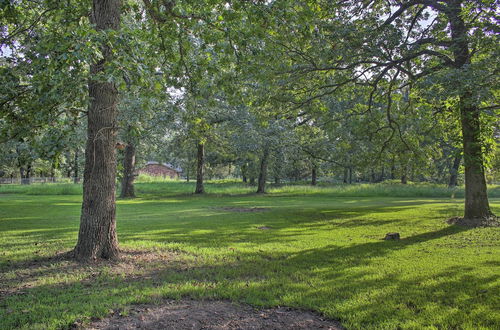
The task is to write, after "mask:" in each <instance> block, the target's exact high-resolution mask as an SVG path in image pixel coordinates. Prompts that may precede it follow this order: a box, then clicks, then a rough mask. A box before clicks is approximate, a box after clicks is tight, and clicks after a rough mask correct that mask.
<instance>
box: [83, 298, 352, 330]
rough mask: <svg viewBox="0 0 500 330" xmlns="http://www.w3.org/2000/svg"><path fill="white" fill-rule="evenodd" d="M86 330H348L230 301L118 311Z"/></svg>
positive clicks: (301, 314) (309, 316)
mask: <svg viewBox="0 0 500 330" xmlns="http://www.w3.org/2000/svg"><path fill="white" fill-rule="evenodd" d="M85 329H120V330H122V329H176V330H184V329H221V330H222V329H331V330H338V329H344V328H343V327H342V326H341V325H340V324H339V323H338V322H335V321H332V320H325V319H323V318H322V317H321V316H319V315H318V314H315V313H312V312H307V311H298V310H294V309H290V308H284V307H279V308H271V309H255V308H253V307H251V306H248V305H242V304H236V303H232V302H228V301H206V300H205V301H195V300H180V301H175V300H166V301H165V302H164V303H163V304H161V305H136V306H132V307H131V308H130V309H128V310H125V311H115V313H114V314H113V315H112V316H110V317H109V318H106V319H102V320H99V321H96V322H93V323H91V324H90V326H88V327H86V328H85Z"/></svg>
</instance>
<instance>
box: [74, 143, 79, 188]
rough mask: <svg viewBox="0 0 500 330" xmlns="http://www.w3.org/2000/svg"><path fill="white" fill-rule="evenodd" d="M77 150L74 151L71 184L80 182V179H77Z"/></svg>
mask: <svg viewBox="0 0 500 330" xmlns="http://www.w3.org/2000/svg"><path fill="white" fill-rule="evenodd" d="M78 172H79V171H78V149H75V159H74V163H73V175H74V177H73V183H79V182H80V178H79V177H78V175H79V173H78Z"/></svg>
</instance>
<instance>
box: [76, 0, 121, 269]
mask: <svg viewBox="0 0 500 330" xmlns="http://www.w3.org/2000/svg"><path fill="white" fill-rule="evenodd" d="M120 10H121V8H120V0H94V2H93V10H92V17H91V20H92V23H94V24H95V25H96V30H97V31H103V30H110V29H111V30H118V28H119V25H120ZM101 51H102V59H100V60H99V61H97V62H92V63H91V65H90V73H91V78H90V80H89V97H90V105H89V110H88V116H87V117H88V127H87V146H86V149H85V171H84V174H83V178H84V182H83V203H82V214H81V218H80V231H79V233H78V243H77V244H76V247H75V249H74V257H75V258H76V259H77V260H81V261H92V260H95V259H100V258H103V259H116V258H118V257H119V251H118V238H117V236H116V218H115V213H116V209H115V181H116V153H115V144H116V131H117V103H118V91H117V89H116V86H115V85H114V83H112V82H107V81H106V80H104V81H103V80H102V79H99V80H95V77H96V75H97V74H99V73H102V72H103V71H104V70H105V66H106V63H107V62H109V61H110V60H111V59H112V50H111V48H110V46H108V45H106V44H103V45H101Z"/></svg>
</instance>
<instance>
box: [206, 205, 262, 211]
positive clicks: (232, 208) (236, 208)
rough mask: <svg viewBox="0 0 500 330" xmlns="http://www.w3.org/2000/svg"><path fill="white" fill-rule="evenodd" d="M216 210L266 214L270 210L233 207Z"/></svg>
mask: <svg viewBox="0 0 500 330" xmlns="http://www.w3.org/2000/svg"><path fill="white" fill-rule="evenodd" d="M216 209H217V210H221V211H229V212H264V211H267V210H268V209H267V208H265V207H231V206H225V207H217V208H216Z"/></svg>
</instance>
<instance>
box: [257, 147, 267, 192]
mask: <svg viewBox="0 0 500 330" xmlns="http://www.w3.org/2000/svg"><path fill="white" fill-rule="evenodd" d="M268 160H269V147H267V146H266V147H264V152H263V154H262V159H261V160H260V172H259V182H258V187H257V194H264V193H265V192H266V181H267V163H268Z"/></svg>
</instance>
